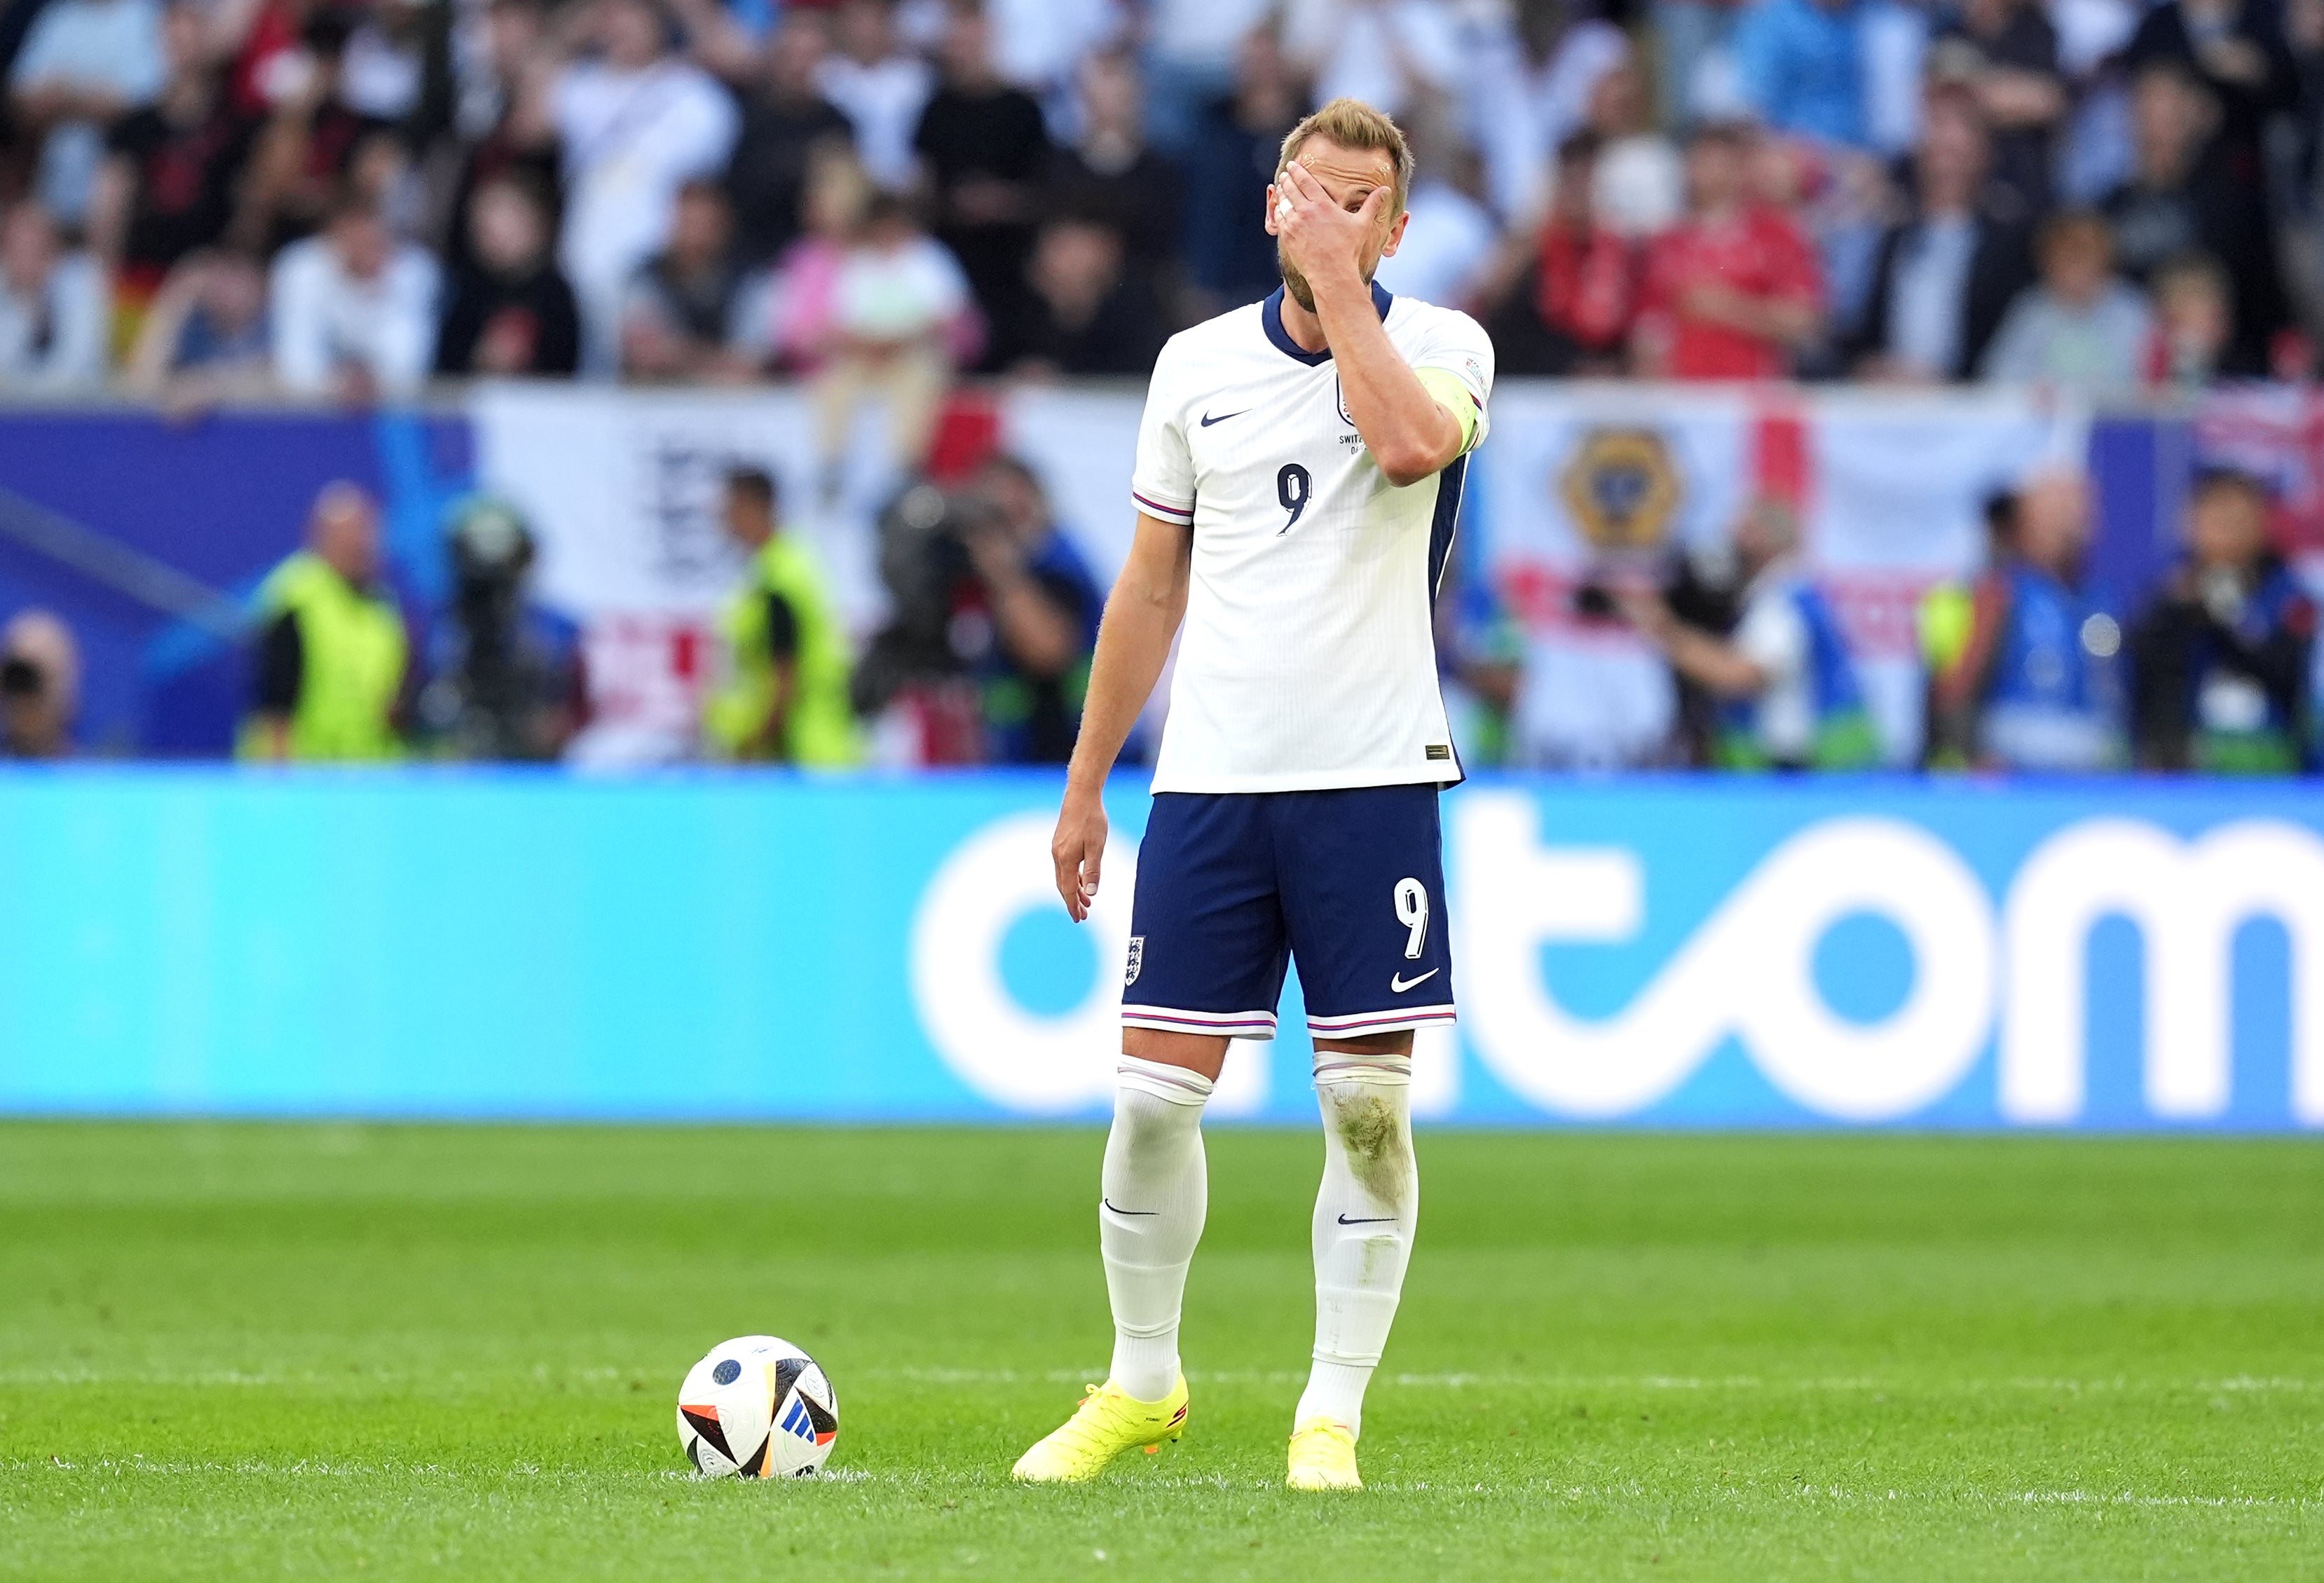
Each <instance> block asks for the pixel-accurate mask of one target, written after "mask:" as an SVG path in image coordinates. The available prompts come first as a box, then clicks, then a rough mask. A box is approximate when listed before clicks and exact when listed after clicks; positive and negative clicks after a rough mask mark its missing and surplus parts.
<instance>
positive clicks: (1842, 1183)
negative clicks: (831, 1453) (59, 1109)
mask: <svg viewBox="0 0 2324 1583" xmlns="http://www.w3.org/2000/svg"><path fill="white" fill-rule="evenodd" d="M1100 1146H1101V1137H1100V1135H1099V1134H1098V1133H1096V1132H1094V1131H1091V1130H1084V1129H1057V1130H1037V1129H1028V1130H992V1131H965V1130H928V1131H907V1130H895V1131H864V1130H816V1129H768V1130H748V1129H732V1130H709V1129H686V1128H642V1127H641V1128H626V1127H602V1128H588V1127H558V1128H549V1127H539V1128H534V1127H489V1128H488V1127H355V1126H295V1127H294V1126H212V1125H172V1126H161V1125H155V1126H144V1125H134V1126H133V1125H122V1126H97V1125H79V1124H62V1123H54V1124H51V1123H26V1124H9V1125H5V1126H0V1576H5V1577H6V1578H106V1579H139V1578H237V1579H243V1578H479V1579H503V1578H556V1579H558V1580H560V1583H563V1580H566V1579H580V1578H607V1579H615V1578H618V1579H655V1578H686V1579H690V1580H691V1579H700V1580H705V1583H713V1580H715V1583H725V1580H728V1579H737V1578H859V1577H908V1578H920V1577H957V1578H1003V1579H1007V1580H1009V1583H1032V1580H1035V1579H1047V1578H1112V1577H1121V1578H1129V1577H1148V1578H1180V1579H1193V1578H1236V1577H1251V1578H1325V1579H1330V1580H1331V1583H1358V1580H1360V1579H1369V1578H1395V1579H1398V1580H1399V1583H1406V1580H1412V1579H1424V1580H1429V1583H1434V1580H1435V1579H1444V1578H1492V1579H1517V1578H1590V1579H1609V1578H1738V1579H1739V1578H1752V1579H1765V1578H1882V1579H1888V1578H1900V1579H1921V1578H1925V1579H1932V1580H1934V1579H1942V1580H1945V1583H1956V1580H1960V1579H1966V1578H2089V1579H2107V1580H2115V1579H2127V1578H2237V1579H2246V1578H2324V1350H2319V1349H2324V1148H2319V1147H2318V1146H2316V1145H2314V1144H2312V1143H2302V1142H2297V1141H2273V1142H2267V1141H2241V1142H2236V1141H2212V1140H2199V1139H2172V1140H2154V1141H2135V1140H2080V1139H2056V1138H2051V1139H2037V1138H2008V1139H2001V1138H1923V1137H1872V1138H1867V1137H1754V1138H1739V1137H1669V1136H1655V1137H1637V1136H1626V1137H1609V1136H1560V1135H1538V1136H1505V1135H1471V1134H1434V1135H1429V1136H1426V1137H1423V1138H1422V1140H1421V1144H1420V1149H1421V1161H1422V1173H1423V1181H1424V1183H1425V1192H1424V1199H1423V1213H1422V1219H1421V1234H1420V1243H1419V1251H1418V1253H1417V1256H1416V1259H1415V1263H1414V1265H1413V1270H1412V1275H1411V1279H1410V1282H1409V1284H1408V1290H1407V1291H1406V1296H1405V1302H1404V1311H1403V1314H1402V1317H1401V1319H1400V1321H1399V1322H1398V1325H1397V1333H1396V1337H1395V1339H1394V1341H1393V1343H1392V1345H1391V1348H1390V1350H1389V1355H1388V1362H1387V1365H1386V1367H1384V1369H1383V1371H1382V1374H1381V1376H1380V1378H1379V1381H1378V1383H1377V1384H1376V1385H1374V1387H1373V1390H1372V1395H1371V1401H1370V1404H1369V1409H1368V1412H1367V1414H1366V1419H1367V1422H1366V1431H1365V1435H1364V1441H1363V1466H1364V1472H1365V1475H1366V1477H1367V1478H1368V1479H1369V1481H1370V1487H1369V1488H1368V1489H1366V1490H1365V1491H1363V1492H1362V1493H1361V1494H1358V1495H1351V1496H1324V1497H1317V1496H1299V1497H1295V1496H1291V1495H1290V1494H1289V1493H1287V1492H1286V1491H1285V1490H1284V1489H1283V1488H1282V1487H1281V1479H1282V1476H1283V1462H1282V1457H1283V1440H1284V1436H1285V1434H1286V1431H1287V1430H1288V1427H1289V1425H1288V1418H1289V1414H1290V1412H1291V1407H1292V1404H1293V1402H1294V1400H1295V1399H1296V1395H1297V1394H1298V1388H1299V1381H1300V1379H1301V1377H1302V1371H1303V1369H1304V1364H1305V1355H1306V1348H1307V1344H1308V1326H1309V1324H1310V1304H1311V1293H1310V1286H1309V1275H1308V1269H1307V1245H1306V1244H1307V1230H1306V1225H1307V1213H1308V1204H1309V1201H1310V1198H1311V1196H1312V1194H1313V1192H1314V1180H1315V1173H1316V1170H1317V1167H1318V1164H1319V1160H1320V1154H1321V1147H1320V1145H1319V1144H1318V1143H1317V1141H1316V1140H1315V1139H1314V1137H1306V1136H1300V1135H1297V1134H1290V1133H1265V1132H1237V1131H1231V1130H1226V1129H1216V1130H1214V1131H1213V1135H1212V1137H1211V1165H1212V1178H1213V1186H1212V1207H1211V1219H1210V1229H1209V1233H1208V1235H1207V1237H1206V1238H1205V1240H1204V1244H1203V1251H1202V1254H1201V1256H1199V1258H1198V1259H1197V1261H1196V1264H1195V1266H1194V1282H1193V1286H1192V1290H1191V1292H1190V1293H1189V1297H1188V1312H1187V1326H1186V1349H1187V1360H1188V1365H1189V1369H1190V1374H1191V1376H1192V1377H1193V1380H1194V1416H1193V1419H1192V1422H1191V1425H1190V1428H1189V1431H1188V1434H1187V1438H1186V1440H1185V1443H1184V1444H1183V1445H1181V1446H1178V1447H1176V1448H1173V1449H1170V1450H1166V1451H1165V1452H1164V1453H1163V1454H1161V1455H1160V1456H1157V1457H1153V1458H1146V1457H1133V1458H1131V1459H1128V1463H1127V1465H1125V1466H1121V1467H1119V1468H1116V1469H1115V1470H1113V1471H1111V1473H1109V1474H1108V1476H1107V1477H1105V1478H1104V1479H1102V1481H1101V1482H1100V1483H1098V1484H1097V1485H1095V1486H1090V1487H1086V1488H1083V1489H1074V1490H1022V1489H1017V1488H1014V1487H1012V1486H1010V1484H1009V1483H1008V1481H1007V1478H1006V1471H1007V1468H1008V1466H1009V1463H1010V1460H1011V1459H1013V1458H1014V1457H1015V1455H1016V1454H1017V1452H1018V1451H1019V1450H1020V1449H1022V1447H1023V1446H1024V1445H1025V1444H1027V1443H1028V1441H1029V1440H1032V1439H1033V1438H1035V1437H1036V1436H1037V1435H1038V1434H1040V1433H1042V1432H1044V1431H1047V1429H1049V1428H1050V1427H1052V1426H1053V1425H1054V1424H1055V1423H1056V1421H1057V1420H1058V1419H1059V1418H1060V1417H1061V1416H1062V1415H1063V1414H1064V1413H1065V1412H1066V1411H1068V1410H1069V1409H1070V1408H1071V1407H1072V1405H1073V1404H1074V1400H1075V1399H1076V1396H1077V1394H1078V1387H1079V1386H1080V1385H1081V1383H1082V1382H1083V1381H1084V1379H1088V1378H1094V1377H1097V1376H1098V1375H1099V1374H1100V1373H1101V1372H1102V1368H1103V1366H1104V1359H1105V1357H1106V1351H1107V1345H1108V1339H1109V1335H1110V1331H1109V1329H1108V1326H1107V1323H1106V1314H1105V1302H1104V1288H1103V1281H1102V1275H1101V1273H1100V1270H1099V1266H1098V1261H1097V1256H1096V1248H1095V1228H1094V1212H1093V1211H1094V1200H1095V1197H1096V1191H1097V1189H1096V1171H1097V1163H1098V1155H1099V1150H1100ZM754 1330H773V1331H775V1332H777V1333H779V1334H784V1335H788V1337H789V1338H790V1339H794V1340H797V1341H799V1342H802V1343H804V1344H805V1345H807V1347H808V1348H810V1349H812V1350H814V1351H815V1352H816V1354H817V1355H818V1356H819V1357H820V1358H822V1360H823V1361H824V1362H825V1365H826V1367H828V1368H829V1370H830V1372H831V1374H832V1376H833V1377H834V1379H835V1382H836V1384H837V1386H838V1389H839V1393H840V1403H841V1410H842V1430H841V1434H840V1440H839V1446H838V1451H837V1455H836V1457H835V1459H834V1462H833V1469H832V1470H833V1474H834V1477H825V1478H824V1479H821V1480H817V1481H813V1482H801V1483H797V1484H787V1485H767V1486H761V1485H744V1484H739V1483H732V1482H725V1483H714V1482H709V1481H705V1480H700V1479H696V1478H694V1477H689V1476H687V1473H686V1470H685V1468H684V1463H683V1460H682V1458H681V1456H680V1453H679V1450H678V1440H677V1438H676V1435H675V1434H674V1432H673V1431H672V1428H671V1422H670V1420H671V1410H672V1404H673V1402H674V1399H675V1397H674V1393H675V1391H676V1389H677V1386H678V1378H679V1376H680V1375H681V1374H682V1373H683V1371H684V1370H685V1368H686V1367H687V1365H689V1364H690V1363H692V1362H693V1360H694V1359H695V1358H696V1357H697V1356H699V1355H700V1354H701V1353H702V1352H703V1351H705V1349H707V1348H708V1347H709V1346H710V1345H711V1344H712V1343H714V1342H715V1341H717V1340H719V1339H723V1338H724V1337H726V1336H729V1335H733V1334H738V1333H745V1332H750V1331H754Z"/></svg>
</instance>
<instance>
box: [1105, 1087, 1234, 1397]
mask: <svg viewBox="0 0 2324 1583" xmlns="http://www.w3.org/2000/svg"><path fill="white" fill-rule="evenodd" d="M1119 1073H1120V1076H1119V1081H1118V1084H1117V1086H1116V1088H1115V1090H1114V1099H1113V1130H1112V1132H1111V1134H1110V1135H1109V1136H1108V1137H1107V1138H1106V1144H1105V1169H1104V1174H1103V1176H1102V1183H1103V1186H1104V1196H1103V1198H1102V1201H1100V1204H1099V1207H1098V1241H1099V1245H1100V1247H1102V1249H1103V1252H1104V1255H1105V1284H1106V1291H1107V1293H1108V1294H1109V1295H1110V1296H1111V1298H1112V1301H1113V1335H1114V1341H1113V1376H1112V1377H1113V1383H1114V1384H1115V1385H1119V1386H1120V1388H1121V1389H1122V1390H1123V1391H1125V1392H1127V1393H1129V1394H1130V1395H1131V1396H1133V1397H1135V1398H1136V1399H1137V1400H1139V1401H1141V1402H1158V1401H1160V1400H1162V1398H1163V1397H1165V1396H1167V1395H1168V1394H1170V1392H1171V1390H1172V1389H1173V1388H1174V1387H1175V1386H1176V1385H1177V1383H1178V1313H1179V1307H1180V1304H1181V1302H1182V1300H1183V1298H1184V1296H1185V1290H1186V1266H1187V1265H1188V1264H1190V1263H1191V1262H1192V1261H1193V1259H1194V1245H1195V1244H1196V1243H1198V1242H1200V1241H1201V1240H1202V1238H1203V1214H1204V1212H1205V1211H1206V1210H1207V1209H1208V1207H1209V1203H1210V1187H1209V1179H1208V1171H1207V1167H1206V1166H1205V1164H1204V1162H1203V1128H1202V1122H1203V1103H1204V1102H1205V1101H1206V1100H1209V1099H1210V1097H1211V1084H1210V1081H1209V1080H1208V1079H1206V1078H1204V1077H1203V1076H1202V1074H1201V1073H1199V1072H1189V1071H1187V1070H1186V1069H1185V1068H1184V1067H1180V1066H1171V1065H1168V1064H1166V1063H1162V1062H1157V1061H1141V1060H1139V1059H1138V1058H1137V1057H1135V1056H1130V1055H1125V1056H1123V1057H1122V1058H1121V1064H1120V1069H1119Z"/></svg>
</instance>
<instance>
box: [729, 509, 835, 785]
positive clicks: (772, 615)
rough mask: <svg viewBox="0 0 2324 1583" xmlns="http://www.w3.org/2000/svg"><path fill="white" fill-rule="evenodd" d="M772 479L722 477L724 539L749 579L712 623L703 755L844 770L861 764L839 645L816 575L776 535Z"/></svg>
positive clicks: (799, 551) (794, 541)
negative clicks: (716, 644) (716, 668)
mask: <svg viewBox="0 0 2324 1583" xmlns="http://www.w3.org/2000/svg"><path fill="white" fill-rule="evenodd" d="M776 508H777V496H776V492H775V480H774V476H773V474H770V473H768V472H767V471H766V470H765V469H763V468H760V467H735V468H733V469H731V470H730V471H729V472H728V473H727V474H726V492H725V498H724V505H723V513H724V523H725V528H726V536H727V538H730V539H732V540H733V542H734V545H735V546H736V548H739V549H741V550H742V553H743V554H745V555H746V556H748V557H750V562H749V572H748V574H747V575H745V577H744V578H743V580H742V586H741V587H740V588H738V589H736V590H735V592H734V595H733V598H732V599H731V600H729V601H728V602H727V605H726V611H725V613H724V615H723V616H722V617H721V618H720V620H719V634H720V636H721V637H722V638H723V639H724V646H723V661H724V667H725V668H724V676H723V679H722V680H721V681H720V683H719V685H718V686H716V687H715V689H714V690H713V691H712V693H711V694H710V695H709V696H708V698H707V699H706V700H705V704H704V706H703V715H702V730H703V735H704V737H705V739H706V741H707V742H708V745H709V747H710V750H711V751H712V752H713V753H714V754H715V755H716V756H717V757H719V758H722V759H732V760H734V761H737V762H742V763H752V762H756V763H773V764H809V765H837V764H853V763H854V762H856V760H857V759H859V758H860V757H861V756H862V754H861V751H860V750H859V748H858V745H857V742H856V732H855V713H854V710H853V708H852V707H851V705H850V704H849V702H848V695H847V671H848V663H847V637H846V634H845V633H844V631H843V630H841V628H840V624H839V617H838V615H837V613H836V612H835V611H834V609H833V607H832V599H831V592H830V586H829V584H828V583H827V582H826V581H825V577H824V574H823V568H822V567H821V566H819V565H818V564H817V563H816V559H815V557H814V555H813V554H812V553H811V552H810V551H809V550H808V549H807V546H806V545H804V544H802V543H800V542H799V540H798V538H797V537H796V536H795V535H792V534H790V533H787V532H785V531H783V529H782V526H781V523H780V522H779V520H778V516H777V510H776Z"/></svg>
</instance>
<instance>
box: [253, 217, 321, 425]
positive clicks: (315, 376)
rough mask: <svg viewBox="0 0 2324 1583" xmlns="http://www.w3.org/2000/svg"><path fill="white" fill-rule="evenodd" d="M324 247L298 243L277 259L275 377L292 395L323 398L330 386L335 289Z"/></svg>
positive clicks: (273, 337) (310, 242)
mask: <svg viewBox="0 0 2324 1583" xmlns="http://www.w3.org/2000/svg"><path fill="white" fill-rule="evenodd" d="M322 247H323V244H321V243H320V242H318V241H316V240H315V239H314V238H312V237H309V238H308V239H307V240H306V241H304V242H294V243H292V244H291V245H290V246H288V247H286V248H284V249H283V250H282V251H281V253H278V254H276V255H275V259H274V279H273V283H272V289H271V290H269V291H268V292H267V296H268V297H269V298H270V299H272V306H271V312H272V317H273V321H274V322H273V324H272V327H271V334H270V336H269V337H268V338H269V339H271V340H272V342H273V343H274V377H275V378H276V379H278V380H280V381H281V384H282V388H283V389H284V390H286V391H290V392H291V394H293V395H300V396H311V395H320V394H322V393H323V392H325V391H327V390H329V389H330V384H331V333H330V323H329V312H328V308H327V305H326V302H325V298H326V297H327V294H328V292H329V290H330V286H329V282H328V281H326V280H325V279H324V275H325V272H327V268H328V265H327V262H326V261H325V260H324V258H323V257H322Z"/></svg>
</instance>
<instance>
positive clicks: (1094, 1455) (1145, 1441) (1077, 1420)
mask: <svg viewBox="0 0 2324 1583" xmlns="http://www.w3.org/2000/svg"><path fill="white" fill-rule="evenodd" d="M1084 1389H1086V1390H1087V1391H1088V1392H1089V1394H1088V1395H1086V1396H1084V1397H1083V1398H1082V1404H1081V1405H1080V1406H1079V1407H1078V1408H1076V1409H1075V1410H1074V1415H1073V1416H1072V1417H1071V1418H1068V1419H1066V1420H1065V1422H1064V1423H1063V1424H1061V1425H1059V1426H1058V1428H1057V1429H1056V1431H1053V1432H1052V1433H1051V1434H1050V1435H1049V1437H1048V1438H1047V1440H1042V1441H1040V1442H1039V1443H1038V1444H1037V1445H1036V1446H1034V1448H1033V1449H1032V1450H1029V1451H1028V1452H1026V1453H1025V1454H1024V1455H1023V1456H1021V1457H1019V1458H1018V1459H1017V1466H1016V1467H1014V1468H1010V1470H1009V1475H1010V1477H1012V1478H1015V1479H1018V1480H1019V1481H1021V1482H1023V1483H1026V1484H1085V1483H1087V1482H1088V1481H1089V1480H1091V1479H1093V1478H1095V1477H1097V1476H1098V1475H1099V1474H1101V1473H1102V1472H1104V1471H1105V1466H1106V1464H1107V1463H1109V1462H1111V1461H1112V1460H1113V1459H1115V1458H1116V1457H1119V1456H1120V1455H1121V1453H1122V1452H1124V1451H1127V1450H1131V1449H1132V1448H1133V1447H1141V1446H1142V1447H1144V1448H1145V1449H1146V1450H1148V1451H1149V1452H1150V1451H1155V1450H1160V1449H1161V1446H1162V1442H1163V1441H1165V1440H1176V1439H1177V1438H1178V1437H1179V1436H1180V1435H1182V1434H1185V1432H1186V1405H1187V1403H1186V1376H1185V1375H1183V1374H1182V1375H1180V1376H1178V1383H1177V1384H1176V1385H1173V1386H1171V1387H1170V1394H1168V1395H1167V1396H1165V1397H1163V1398H1162V1399H1161V1400H1160V1401H1159V1402H1140V1401H1139V1400H1138V1399H1137V1398H1136V1397H1134V1396H1130V1395H1129V1394H1126V1393H1124V1392H1123V1390H1122V1389H1121V1387H1120V1386H1119V1385H1115V1384H1114V1383H1113V1382H1112V1381H1111V1380H1108V1381H1106V1383H1105V1384H1103V1385H1088V1386H1085V1387H1084Z"/></svg>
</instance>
